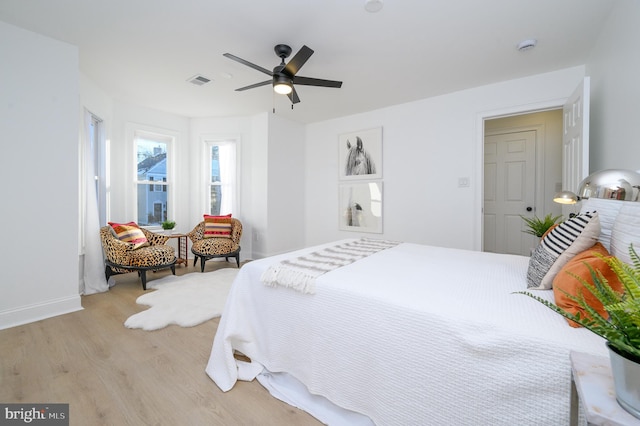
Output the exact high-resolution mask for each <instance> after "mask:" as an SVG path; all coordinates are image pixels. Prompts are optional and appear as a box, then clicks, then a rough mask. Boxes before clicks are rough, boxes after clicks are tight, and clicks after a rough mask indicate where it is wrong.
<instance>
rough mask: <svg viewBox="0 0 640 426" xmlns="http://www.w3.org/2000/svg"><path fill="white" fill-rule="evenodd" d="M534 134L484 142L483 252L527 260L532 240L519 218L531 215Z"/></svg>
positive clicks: (507, 135) (492, 137)
mask: <svg viewBox="0 0 640 426" xmlns="http://www.w3.org/2000/svg"><path fill="white" fill-rule="evenodd" d="M536 137H537V134H536V131H535V130H528V131H523V132H514V133H505V134H499V135H488V136H486V137H485V142H484V157H485V158H484V172H485V176H484V247H483V250H484V251H489V252H494V253H509V254H521V255H523V256H529V255H530V254H531V249H532V247H535V244H536V239H535V237H533V236H531V235H529V234H526V233H524V232H522V231H523V230H524V229H525V228H524V221H523V220H522V217H521V216H527V217H532V216H533V215H534V214H535V205H534V201H535V180H536V179H535V159H536V152H535V150H536Z"/></svg>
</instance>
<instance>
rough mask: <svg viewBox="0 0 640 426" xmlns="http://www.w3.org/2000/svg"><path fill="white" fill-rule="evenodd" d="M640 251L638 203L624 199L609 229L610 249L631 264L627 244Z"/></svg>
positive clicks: (639, 211)
mask: <svg viewBox="0 0 640 426" xmlns="http://www.w3.org/2000/svg"><path fill="white" fill-rule="evenodd" d="M631 244H633V248H634V249H635V250H636V253H640V203H634V202H629V201H625V204H624V205H623V206H622V208H621V209H620V212H619V213H618V217H616V221H615V222H614V224H613V230H612V231H611V250H609V252H610V253H611V254H612V255H613V256H615V257H617V258H618V259H620V260H622V261H623V262H626V263H628V264H631V257H630V256H629V245H631Z"/></svg>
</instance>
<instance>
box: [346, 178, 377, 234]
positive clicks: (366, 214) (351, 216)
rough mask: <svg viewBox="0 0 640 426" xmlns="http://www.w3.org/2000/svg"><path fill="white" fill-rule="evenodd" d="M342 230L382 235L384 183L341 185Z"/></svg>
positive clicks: (369, 182)
mask: <svg viewBox="0 0 640 426" xmlns="http://www.w3.org/2000/svg"><path fill="white" fill-rule="evenodd" d="M339 205H340V211H339V215H340V217H339V218H338V220H339V223H340V230H342V231H356V232H372V233H377V234H381V233H382V181H367V182H362V181H359V182H349V183H343V184H340V200H339Z"/></svg>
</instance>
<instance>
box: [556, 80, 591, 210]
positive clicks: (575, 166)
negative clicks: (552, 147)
mask: <svg viewBox="0 0 640 426" xmlns="http://www.w3.org/2000/svg"><path fill="white" fill-rule="evenodd" d="M589 87H590V79H589V77H585V78H584V81H583V82H582V83H581V84H580V85H579V86H578V87H577V88H576V89H575V91H574V92H573V94H572V95H571V96H570V97H569V99H568V100H567V102H566V103H565V104H564V106H563V108H562V110H563V124H562V126H563V132H562V189H563V190H567V191H572V192H577V191H578V186H579V185H580V182H582V180H583V179H584V178H586V177H587V176H588V175H589V98H590V96H589ZM573 210H574V207H571V206H566V207H565V206H563V208H562V214H563V215H564V216H565V217H569V213H571V212H573Z"/></svg>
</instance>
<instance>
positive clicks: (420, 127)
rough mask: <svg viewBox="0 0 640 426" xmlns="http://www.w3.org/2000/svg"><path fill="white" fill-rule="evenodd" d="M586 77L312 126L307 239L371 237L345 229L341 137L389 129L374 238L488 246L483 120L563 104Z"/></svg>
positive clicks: (454, 96)
mask: <svg viewBox="0 0 640 426" xmlns="http://www.w3.org/2000/svg"><path fill="white" fill-rule="evenodd" d="M583 77H584V67H574V68H569V69H564V70H560V71H556V72H553V73H547V74H541V75H536V76H532V77H528V78H523V79H518V80H511V81H506V82H502V83H498V84H493V85H488V86H482V87H478V88H474V89H469V90H464V91H460V92H456V93H451V94H448V95H444V96H438V97H434V98H429V99H424V100H421V101H417V102H412V103H407V104H403V105H398V106H394V107H389V108H384V109H380V110H376V111H372V112H368V113H364V114H358V115H353V116H349V117H343V118H339V119H335V120H329V121H325V122H320V123H315V124H311V125H309V126H308V127H307V135H306V153H305V162H306V163H305V164H306V203H305V205H306V210H305V218H306V219H305V229H306V231H305V243H306V244H307V245H312V244H318V243H322V242H327V241H331V240H336V239H340V238H346V237H351V236H357V237H359V236H366V235H368V234H362V233H352V232H344V231H339V230H338V147H337V140H338V135H339V134H341V133H345V132H349V131H354V130H359V129H367V128H372V127H377V126H382V127H383V161H382V163H383V164H382V168H383V204H384V206H383V234H381V235H380V234H374V235H376V236H378V237H382V238H388V239H392V240H401V241H408V242H416V243H423V244H432V245H438V246H445V247H457V248H464V249H480V247H481V207H482V188H481V182H482V180H481V179H482V167H481V164H482V143H483V141H482V139H483V138H482V134H483V129H482V122H483V119H484V118H486V117H492V116H500V115H505V114H507V113H514V112H516V111H521V112H522V111H527V110H534V109H539V108H541V107H542V106H544V107H549V106H552V105H555V106H559V105H561V104H562V103H563V102H564V100H566V98H567V97H568V96H569V95H570V94H571V92H572V91H573V90H574V89H575V87H576V86H577V85H578V84H579V83H580V81H581V80H582V78H583ZM461 177H463V178H469V179H470V186H469V187H467V188H459V187H458V179H459V178H461Z"/></svg>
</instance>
